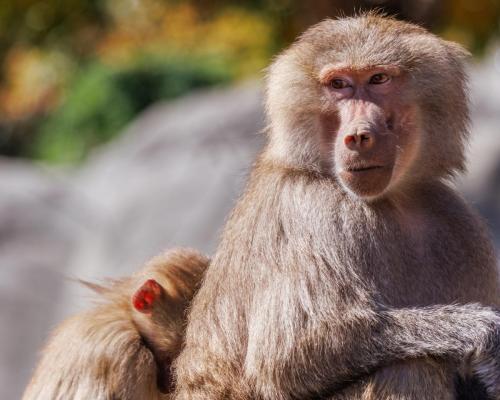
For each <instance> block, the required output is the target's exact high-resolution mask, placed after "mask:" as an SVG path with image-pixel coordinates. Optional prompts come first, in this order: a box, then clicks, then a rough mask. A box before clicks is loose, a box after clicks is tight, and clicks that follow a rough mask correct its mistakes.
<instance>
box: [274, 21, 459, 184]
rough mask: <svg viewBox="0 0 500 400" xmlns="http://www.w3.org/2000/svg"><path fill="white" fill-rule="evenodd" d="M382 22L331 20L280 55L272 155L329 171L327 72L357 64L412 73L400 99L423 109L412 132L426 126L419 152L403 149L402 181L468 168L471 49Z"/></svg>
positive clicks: (410, 126) (399, 174)
mask: <svg viewBox="0 0 500 400" xmlns="http://www.w3.org/2000/svg"><path fill="white" fill-rule="evenodd" d="M380 21H381V18H380V17H379V16H377V15H373V14H372V15H368V16H366V17H364V18H345V19H341V20H325V21H323V22H322V23H320V24H318V25H316V26H314V27H312V28H310V29H309V30H308V31H306V32H305V33H304V34H303V35H302V36H301V37H300V38H299V39H298V40H297V41H296V42H295V43H294V44H293V45H292V46H291V47H290V48H289V49H287V50H286V51H284V52H283V53H282V54H281V55H279V56H278V57H277V58H276V60H275V61H274V63H273V65H272V66H271V67H270V69H269V74H268V79H267V83H268V84H267V101H266V106H267V110H268V116H269V122H270V128H269V130H268V131H269V135H270V146H269V147H268V150H267V155H268V157H269V158H270V159H273V160H279V161H280V162H283V163H287V164H292V165H293V166H294V167H303V168H305V169H308V170H311V171H317V172H324V168H322V162H321V161H322V155H321V152H320V151H319V147H320V132H321V131H322V125H321V118H322V117H324V116H325V115H331V114H334V113H335V112H336V110H335V106H332V105H331V104H329V103H330V102H329V101H328V99H327V98H326V96H325V93H324V90H323V84H322V83H321V79H320V74H321V71H322V69H323V68H324V67H325V66H328V65H331V64H343V65H347V66H349V67H350V68H353V69H356V68H359V69H362V68H365V67H367V66H368V67H369V66H377V65H393V66H397V67H399V68H400V69H401V70H402V71H403V72H404V73H406V74H408V78H409V79H408V85H407V87H406V88H405V90H404V93H401V96H405V99H404V100H405V101H406V102H411V104H412V105H413V106H415V108H416V111H414V113H415V112H416V114H417V115H414V116H413V117H414V118H412V119H410V120H407V121H402V123H403V124H407V125H408V126H407V127H406V129H407V130H410V129H419V130H420V132H419V134H418V135H416V136H415V137H414V139H413V140H415V141H422V142H421V143H414V144H415V146H414V147H415V148H414V149H410V150H409V151H410V152H412V151H413V152H415V153H416V152H418V154H410V155H408V154H407V153H405V151H406V150H407V149H406V148H403V149H400V150H401V152H402V153H403V154H401V157H400V158H399V160H398V161H397V164H398V169H399V170H398V171H397V173H396V174H395V175H396V177H397V178H398V180H399V181H408V180H410V181H421V180H422V179H439V178H442V177H446V176H450V175H453V174H455V173H456V172H462V171H463V170H464V151H463V150H464V145H465V141H466V139H467V136H468V129H467V128H468V122H469V119H468V118H469V117H468V115H469V113H468V107H467V96H466V93H465V90H466V87H465V83H466V76H465V73H464V60H465V58H466V57H467V55H468V53H467V52H466V51H465V50H464V49H463V48H461V47H460V46H459V45H457V44H455V43H451V42H447V41H444V40H442V39H440V38H438V37H437V36H435V35H432V34H430V33H429V32H427V31H426V30H424V29H423V28H421V27H418V26H415V25H410V24H402V23H400V22H399V21H396V20H393V19H389V18H384V19H383V21H384V22H383V26H382V24H381V23H380ZM327 38H329V39H330V40H326V39H327ZM401 100H403V99H401ZM409 145H410V144H407V147H408V146H409ZM422 148H423V149H425V150H424V151H419V150H420V149H422ZM409 183H412V182H409Z"/></svg>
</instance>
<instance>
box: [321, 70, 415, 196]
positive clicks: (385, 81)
mask: <svg viewBox="0 0 500 400" xmlns="http://www.w3.org/2000/svg"><path fill="white" fill-rule="evenodd" d="M407 79H408V77H407V75H406V74H405V71H404V70H402V69H401V68H400V67H399V66H397V65H391V64H389V65H383V64H380V65H375V66H364V67H363V68H356V67H351V66H349V65H347V66H345V65H339V64H330V65H326V66H325V67H324V68H323V69H322V71H321V72H320V82H321V83H322V85H323V91H324V92H325V93H324V96H325V98H326V101H325V107H326V110H327V111H328V112H327V113H326V115H325V116H324V118H323V121H324V123H323V127H322V129H323V137H324V138H325V139H326V140H324V144H323V145H326V146H330V147H331V150H330V151H329V152H327V154H328V153H329V154H330V155H329V157H331V162H330V163H329V165H330V166H331V169H332V171H331V172H332V173H333V174H335V175H336V176H337V178H338V180H339V182H340V183H341V184H342V185H343V187H344V188H345V189H346V190H347V191H349V192H350V193H352V194H354V195H357V196H360V197H366V198H371V197H377V196H379V195H381V194H383V193H384V192H385V191H386V190H387V189H388V188H390V187H391V185H395V184H397V181H398V178H399V177H400V176H401V175H402V173H403V172H404V170H405V169H406V168H408V166H409V164H411V163H412V162H413V160H414V159H415V156H416V154H417V148H418V143H419V137H420V136H421V133H420V132H419V130H420V129H419V127H418V125H417V124H416V110H415V107H412V106H411V104H410V102H409V99H410V98H411V96H410V95H409V94H410V93H408V92H409V88H408V83H407Z"/></svg>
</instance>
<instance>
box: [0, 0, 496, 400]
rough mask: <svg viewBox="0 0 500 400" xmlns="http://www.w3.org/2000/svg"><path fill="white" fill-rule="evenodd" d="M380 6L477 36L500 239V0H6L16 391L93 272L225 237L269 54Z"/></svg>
mask: <svg viewBox="0 0 500 400" xmlns="http://www.w3.org/2000/svg"><path fill="white" fill-rule="evenodd" d="M371 8H378V9H381V10H384V11H386V12H388V13H390V14H393V15H396V16H397V17H398V18H401V19H405V20H410V21H414V22H417V23H419V24H422V25H424V26H426V27H428V28H429V29H431V30H432V31H434V32H436V33H438V34H440V35H442V36H443V37H445V38H447V39H450V40H455V41H458V42H460V43H462V44H463V45H465V46H466V47H467V48H468V49H469V50H470V51H471V52H472V53H473V55H474V59H473V61H472V62H471V66H470V73H471V96H472V111H473V140H472V143H471V146H470V151H469V165H470V168H469V173H468V175H467V176H465V177H464V178H462V179H460V180H458V181H457V182H456V185H457V186H458V187H459V189H460V190H461V191H462V192H463V193H464V195H465V196H466V197H468V199H469V200H470V201H471V202H472V203H473V204H474V206H475V207H477V208H478V210H479V211H480V212H481V213H482V214H483V215H484V217H485V219H486V220H487V222H488V223H489V225H490V227H491V229H492V231H493V234H494V238H495V241H496V243H497V245H498V244H500V0H475V1H472V2H471V1H468V0H441V1H440V0H416V1H398V0H365V1H347V0H317V1H314V2H308V1H299V0H270V1H263V0H243V1H238V2H236V1H226V0H193V1H180V0H178V1H174V0H171V1H167V0H164V1H161V0H65V1H59V0H45V1H42V0H2V3H1V5H0V398H2V399H18V398H20V396H21V393H22V391H23V388H24V386H25V385H26V383H27V381H28V379H29V377H30V375H31V373H32V371H33V367H34V365H35V363H36V359H37V357H38V351H39V349H40V347H41V346H42V344H43V343H44V342H45V341H46V338H47V336H48V334H49V332H50V330H51V329H52V328H53V327H54V326H55V325H56V324H57V323H58V322H60V321H61V320H62V319H63V318H64V317H66V316H67V315H69V314H70V313H72V312H75V311H77V310H80V309H82V308H84V307H86V306H88V304H89V299H90V298H91V296H90V295H89V293H88V292H86V291H85V290H83V289H82V288H80V286H79V285H78V283H76V282H75V280H76V279H77V278H83V279H89V280H99V279H102V278H104V277H116V276H120V275H124V274H128V273H130V272H131V271H133V270H135V269H137V268H138V267H139V266H140V265H141V264H142V263H143V262H144V261H145V260H147V259H148V258H150V257H152V256H153V255H155V254H157V253H158V252H160V251H161V250H162V249H165V248H168V247H173V246H179V245H182V246H191V247H196V248H198V249H201V250H203V251H205V252H207V253H211V252H212V251H213V250H214V247H215V245H216V243H217V238H218V234H219V232H220V228H221V226H222V224H223V222H224V219H225V216H226V214H227V213H228V212H229V210H230V209H231V207H232V205H233V204H234V201H235V199H236V198H237V196H238V193H239V192H240V190H241V187H242V184H243V182H244V179H245V176H246V174H247V171H248V168H249V166H250V165H251V162H252V159H253V158H254V156H255V154H256V152H257V151H258V149H259V148H260V146H261V145H262V143H263V137H262V135H259V134H258V132H259V131H260V130H261V129H262V127H263V125H264V116H263V112H262V107H261V103H262V96H261V79H262V76H263V69H264V68H265V66H266V65H268V63H269V62H270V60H271V58H272V56H273V55H274V54H276V53H277V52H278V51H279V50H280V49H282V48H283V47H284V46H286V45H287V44H289V43H290V42H291V41H292V40H293V39H294V38H295V37H296V35H297V34H299V33H300V32H301V31H303V30H304V29H305V28H306V27H308V26H309V25H311V24H313V23H315V22H318V21H320V20H321V19H323V18H325V17H328V16H331V17H334V16H337V15H350V14H352V13H353V12H356V11H359V10H367V9H371Z"/></svg>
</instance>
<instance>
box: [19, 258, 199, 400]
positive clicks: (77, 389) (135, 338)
mask: <svg viewBox="0 0 500 400" xmlns="http://www.w3.org/2000/svg"><path fill="white" fill-rule="evenodd" d="M207 265H208V259H206V258H205V257H203V256H202V255H200V254H199V253H196V252H194V251H190V250H174V251H170V252H167V253H165V254H163V255H161V256H158V257H156V258H153V260H151V261H150V262H149V263H148V264H147V265H146V266H145V268H144V269H142V270H141V271H140V272H138V273H136V274H134V275H133V276H132V277H129V278H125V279H122V280H119V281H115V282H113V283H111V284H110V285H109V286H105V287H104V286H97V285H91V286H92V287H93V288H94V289H95V290H96V291H97V292H98V293H99V294H100V295H101V301H100V303H99V304H98V305H97V306H96V307H95V308H93V309H92V310H90V311H87V312H84V313H81V314H78V315H76V316H74V317H72V318H70V319H68V320H67V321H65V322H64V323H63V324H61V326H60V327H59V328H58V329H57V330H56V331H55V333H54V335H53V337H52V339H51V340H50V342H49V344H48V345H47V346H46V348H45V350H44V352H43V356H42V359H41V361H40V363H39V365H38V367H37V369H36V371H35V374H34V376H33V378H32V380H31V382H30V384H29V386H28V388H27V390H26V392H25V394H24V397H23V399H24V400H35V399H36V400H70V399H75V400H76V399H82V400H83V399H85V400H87V399H88V400H90V399H92V400H110V399H120V400H142V399H148V400H150V399H151V400H155V399H164V400H167V399H169V398H170V397H171V396H170V394H169V393H170V392H171V389H172V386H171V382H172V380H171V371H170V366H171V362H172V360H173V359H174V358H175V357H176V356H177V354H178V353H179V351H180V349H181V345H182V340H183V335H184V327H185V318H186V315H185V314H186V309H187V306H188V303H189V302H190V301H191V298H192V296H193V294H194V291H195V290H196V289H197V287H198V285H199V283H200V281H201V277H202V274H203V272H204V270H205V268H206V267H207Z"/></svg>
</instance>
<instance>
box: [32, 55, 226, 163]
mask: <svg viewBox="0 0 500 400" xmlns="http://www.w3.org/2000/svg"><path fill="white" fill-rule="evenodd" d="M227 71H228V69H227V68H222V66H219V65H217V63H214V62H210V60H204V61H202V60H197V59H190V60H188V59H169V60H166V61H162V60H150V59H147V58H145V59H142V60H140V61H138V62H136V63H134V64H133V65H131V66H129V67H127V68H125V69H119V68H113V67H110V66H106V65H103V64H100V63H92V64H90V65H89V66H88V67H86V68H82V69H81V71H80V72H79V74H78V75H77V77H76V78H75V80H74V83H73V84H72V85H70V86H69V88H68V90H67V95H66V96H65V98H64V99H63V101H62V105H61V107H60V108H59V109H58V110H56V111H55V112H54V113H53V114H52V115H50V116H49V117H48V118H47V119H46V120H45V121H44V122H43V123H42V125H41V128H40V131H39V134H38V135H37V138H36V140H35V141H34V144H33V148H32V154H33V155H34V157H35V158H39V159H43V160H46V161H49V162H75V161H79V160H82V159H83V158H84V157H85V155H87V153H88V152H89V151H90V150H91V149H92V148H93V147H95V146H96V145H97V144H100V143H103V142H106V141H108V140H109V139H111V138H112V137H114V136H115V135H116V134H117V133H119V132H120V130H121V129H122V128H123V127H124V126H125V125H126V124H127V123H128V122H129V121H131V120H132V119H133V118H134V116H136V115H137V113H139V112H141V111H142V110H144V109H145V108H146V107H147V106H148V105H150V104H152V103H153V102H155V101H158V100H161V99H171V98H174V97H177V96H180V95H182V94H183V93H186V92H188V91H189V90H192V89H195V88H201V87H204V86H209V85H214V84H219V83H224V82H228V81H229V80H230V79H231V76H230V74H229V72H227Z"/></svg>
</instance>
